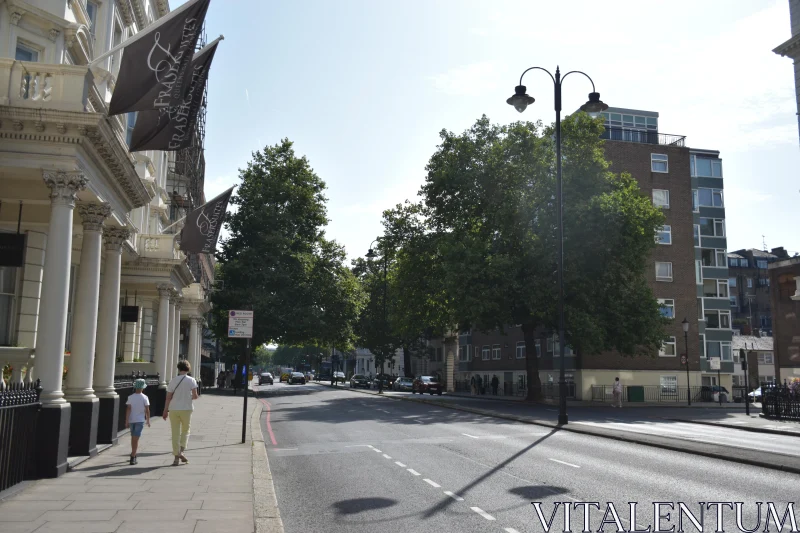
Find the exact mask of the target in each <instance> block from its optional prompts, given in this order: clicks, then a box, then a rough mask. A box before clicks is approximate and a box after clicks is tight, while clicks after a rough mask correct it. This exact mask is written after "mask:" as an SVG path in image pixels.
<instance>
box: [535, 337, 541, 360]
mask: <svg viewBox="0 0 800 533" xmlns="http://www.w3.org/2000/svg"><path fill="white" fill-rule="evenodd" d="M541 356H542V341H536V357H541Z"/></svg>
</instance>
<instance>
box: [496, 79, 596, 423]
mask: <svg viewBox="0 0 800 533" xmlns="http://www.w3.org/2000/svg"><path fill="white" fill-rule="evenodd" d="M530 70H543V71H544V72H547V74H548V75H549V76H550V79H551V80H553V86H554V88H555V110H556V168H557V172H556V205H557V206H558V342H559V345H558V349H559V351H560V355H561V371H560V375H559V381H558V385H559V401H558V407H559V409H558V423H559V424H561V425H564V424H566V423H567V422H568V420H569V419H568V417H567V381H566V363H565V361H564V359H565V356H564V352H565V342H564V201H563V192H562V181H561V84H562V82H563V80H564V79H566V78H567V76H569V75H570V74H583V75H584V76H586V77H587V78H588V79H589V81H590V82H591V83H592V92H590V93H589V101H588V102H586V103H585V104H583V105H582V106H581V111H585V112H587V113H589V114H591V115H593V116H596V115H597V113H600V112H601V111H605V110H606V109H608V106H607V105H606V104H604V103H603V102H602V101H601V100H600V93H598V92H596V91H595V87H594V81H593V80H592V78H590V77H589V75H588V74H586V73H585V72H581V71H579V70H573V71H571V72H567V73H566V74H564V77H563V78H562V77H561V70H560V69H559V68H558V67H556V75H555V76H553V75H552V74H550V71H549V70H547V69H544V68H542V67H531V68H529V69H527V70H525V71H524V72H523V73H522V75H521V76H520V77H519V85H517V86H516V87H515V88H514V96H512V97H511V98H509V99H508V100H506V102H507V103H508V104H509V105H512V106H514V109H516V110H517V111H519V112H520V113H522V112H523V111H525V109H526V108H527V107H528V106H529V105H530V104H532V103H533V102H534V101H535V100H534V98H533V97H532V96H528V94H527V93H526V92H525V91H526V88H525V86H524V85H522V78H523V76H525V74H526V73H527V72H528V71H530Z"/></svg>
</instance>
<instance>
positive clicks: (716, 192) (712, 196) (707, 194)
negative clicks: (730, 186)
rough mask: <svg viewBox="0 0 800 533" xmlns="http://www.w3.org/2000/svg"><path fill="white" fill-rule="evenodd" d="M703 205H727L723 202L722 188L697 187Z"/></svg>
mask: <svg viewBox="0 0 800 533" xmlns="http://www.w3.org/2000/svg"><path fill="white" fill-rule="evenodd" d="M697 193H698V198H699V200H700V205H701V206H702V207H725V205H724V204H723V202H722V189H697Z"/></svg>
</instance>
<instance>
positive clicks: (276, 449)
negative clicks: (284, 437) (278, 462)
mask: <svg viewBox="0 0 800 533" xmlns="http://www.w3.org/2000/svg"><path fill="white" fill-rule="evenodd" d="M296 449H297V448H272V451H274V452H275V451H281V452H285V451H287V450H296Z"/></svg>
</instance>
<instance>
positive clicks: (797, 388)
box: [761, 382, 800, 420]
mask: <svg viewBox="0 0 800 533" xmlns="http://www.w3.org/2000/svg"><path fill="white" fill-rule="evenodd" d="M761 413H762V414H763V415H764V417H766V418H774V419H776V420H800V382H795V383H793V384H792V385H789V384H787V383H784V384H783V385H781V384H775V385H772V386H769V387H765V386H763V385H762V387H761Z"/></svg>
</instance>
